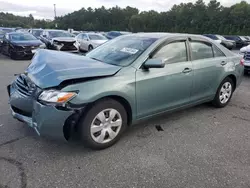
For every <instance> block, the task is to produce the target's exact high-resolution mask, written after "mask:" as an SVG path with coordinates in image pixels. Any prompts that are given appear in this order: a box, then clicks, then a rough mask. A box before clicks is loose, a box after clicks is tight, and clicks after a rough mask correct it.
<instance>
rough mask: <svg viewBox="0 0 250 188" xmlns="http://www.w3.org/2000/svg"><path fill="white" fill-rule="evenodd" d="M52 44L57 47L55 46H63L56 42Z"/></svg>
mask: <svg viewBox="0 0 250 188" xmlns="http://www.w3.org/2000/svg"><path fill="white" fill-rule="evenodd" d="M53 44H54V45H57V46H62V45H63V44H62V43H61V42H57V41H54V42H53Z"/></svg>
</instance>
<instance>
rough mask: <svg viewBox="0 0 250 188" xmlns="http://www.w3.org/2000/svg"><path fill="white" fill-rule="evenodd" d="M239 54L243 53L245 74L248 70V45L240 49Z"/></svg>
mask: <svg viewBox="0 0 250 188" xmlns="http://www.w3.org/2000/svg"><path fill="white" fill-rule="evenodd" d="M240 54H242V55H244V70H245V74H247V73H249V72H250V45H248V46H246V47H243V48H241V49H240Z"/></svg>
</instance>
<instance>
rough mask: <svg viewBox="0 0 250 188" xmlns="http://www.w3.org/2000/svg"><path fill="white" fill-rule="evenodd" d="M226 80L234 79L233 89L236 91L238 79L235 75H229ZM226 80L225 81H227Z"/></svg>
mask: <svg viewBox="0 0 250 188" xmlns="http://www.w3.org/2000/svg"><path fill="white" fill-rule="evenodd" d="M225 78H231V79H232V81H233V83H234V88H233V90H235V89H236V86H237V78H236V76H235V75H234V74H229V75H227V76H226V77H225ZM225 78H224V79H225Z"/></svg>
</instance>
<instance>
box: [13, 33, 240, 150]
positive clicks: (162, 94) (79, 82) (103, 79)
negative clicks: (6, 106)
mask: <svg viewBox="0 0 250 188" xmlns="http://www.w3.org/2000/svg"><path fill="white" fill-rule="evenodd" d="M243 72H244V66H243V62H242V61H241V56H239V55H237V54H235V53H233V52H231V51H229V50H228V49H226V48H223V47H222V46H221V45H220V44H218V43H216V42H214V41H213V40H211V39H208V38H207V37H203V36H200V35H189V34H169V33H138V34H129V35H124V36H121V37H118V38H115V39H113V40H110V41H108V42H106V43H104V44H103V45H101V46H99V47H98V48H96V49H93V50H92V51H91V52H89V53H87V54H86V56H79V55H75V54H70V53H63V52H59V51H52V50H40V51H38V52H37V54H36V56H35V58H33V59H32V63H31V64H30V65H29V67H28V68H27V70H26V71H25V74H21V75H19V76H18V77H17V78H16V79H15V80H14V81H13V82H12V83H11V84H10V85H9V86H8V93H9V97H10V108H11V113H12V115H13V117H14V118H16V119H18V120H20V121H22V122H25V123H27V124H28V125H29V126H30V127H33V128H34V129H35V130H36V132H37V133H38V135H40V136H44V137H51V138H54V139H55V138H56V139H62V140H65V139H66V140H67V139H69V138H70V137H72V135H73V134H71V131H72V130H73V131H76V132H77V133H78V134H79V135H80V136H81V138H82V140H83V144H84V145H85V146H87V147H90V148H93V149H104V148H107V147H109V146H111V145H113V144H114V143H115V142H117V141H118V140H119V138H120V137H121V135H122V134H123V133H124V131H125V130H126V128H127V127H128V126H129V125H131V124H134V123H136V122H137V121H140V120H142V119H146V118H149V117H152V116H154V115H157V114H160V113H164V112H170V111H173V110H177V109H182V108H187V107H190V106H193V105H197V104H200V103H204V102H212V103H213V104H214V105H215V106H216V107H219V108H221V107H225V106H226V105H227V104H228V103H229V102H230V99H231V97H232V96H233V93H234V91H235V89H236V88H237V87H238V86H239V84H240V83H241V81H242V75H243ZM55 120H56V121H55Z"/></svg>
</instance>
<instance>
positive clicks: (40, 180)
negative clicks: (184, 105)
mask: <svg viewBox="0 0 250 188" xmlns="http://www.w3.org/2000/svg"><path fill="white" fill-rule="evenodd" d="M28 64H29V61H11V60H9V59H8V58H6V57H3V56H0V96H1V97H0V188H2V187H9V188H26V187H29V188H37V187H40V188H45V187H48V188H54V187H60V188H61V187H63V188H64V187H70V188H74V187H81V188H83V187H84V188H86V187H91V188H93V187H100V188H104V187H115V188H119V187H130V188H131V187H140V188H141V187H153V188H156V187H161V188H162V187H171V188H173V187H185V188H189V187H190V188H191V187H197V188H202V187H208V188H212V187H218V188H222V187H223V188H224V187H228V188H237V187H239V188H244V187H246V188H249V187H250V76H245V77H244V80H243V83H242V84H241V86H240V87H239V88H238V90H237V91H236V92H235V93H234V96H233V98H232V101H231V103H230V105H229V106H227V107H226V108H223V109H215V108H213V107H212V106H210V105H207V104H205V105H200V106H197V107H194V108H191V109H187V110H183V111H180V112H176V113H172V114H168V115H163V116H161V117H157V118H154V119H152V120H150V121H146V122H143V123H140V124H138V125H136V126H133V127H131V128H130V129H129V130H128V131H127V133H126V134H125V135H124V136H123V138H122V139H121V140H120V142H118V143H117V144H116V145H114V146H113V147H111V148H108V149H106V150H103V151H91V150H87V149H85V148H83V147H82V146H81V144H80V143H74V142H73V143H59V142H55V141H49V140H45V139H43V138H39V137H38V136H37V135H36V134H35V132H34V131H33V130H32V129H30V128H28V127H27V126H26V125H24V124H22V123H20V122H18V121H16V120H14V119H13V118H12V117H11V115H10V113H9V107H8V96H7V92H6V85H7V84H8V83H10V82H11V80H12V79H13V78H14V74H15V73H21V72H23V70H24V69H25V67H27V65H28ZM156 125H161V127H162V128H163V130H164V131H157V129H156V128H155V126H156Z"/></svg>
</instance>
